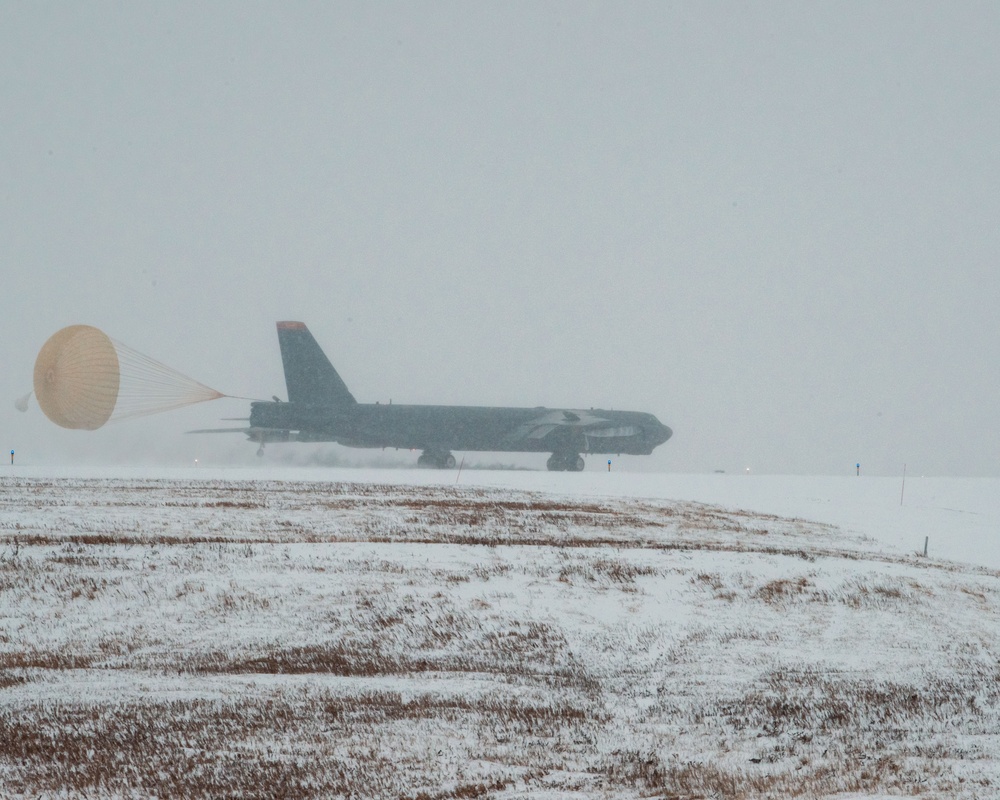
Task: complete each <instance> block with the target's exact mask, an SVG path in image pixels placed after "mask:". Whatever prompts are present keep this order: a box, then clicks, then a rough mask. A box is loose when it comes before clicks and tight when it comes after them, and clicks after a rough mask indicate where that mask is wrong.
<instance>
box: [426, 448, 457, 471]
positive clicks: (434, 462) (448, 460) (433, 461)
mask: <svg viewBox="0 0 1000 800" xmlns="http://www.w3.org/2000/svg"><path fill="white" fill-rule="evenodd" d="M455 464H456V461H455V456H453V455H452V454H451V453H448V452H443V453H442V452H439V451H437V450H425V451H424V452H423V454H422V455H421V456H420V458H418V459H417V466H418V467H433V468H436V469H455Z"/></svg>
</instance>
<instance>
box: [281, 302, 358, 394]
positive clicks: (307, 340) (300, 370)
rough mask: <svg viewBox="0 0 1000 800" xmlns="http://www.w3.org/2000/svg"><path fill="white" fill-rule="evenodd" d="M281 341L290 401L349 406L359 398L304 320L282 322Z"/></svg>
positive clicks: (282, 361) (282, 360)
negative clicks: (349, 387)
mask: <svg viewBox="0 0 1000 800" xmlns="http://www.w3.org/2000/svg"><path fill="white" fill-rule="evenodd" d="M278 345H279V346H280V347H281V363H282V364H283V365H284V367H285V387H286V388H287V389H288V402H289V403H309V404H314V405H334V406H346V405H354V404H355V403H356V402H357V400H355V399H354V395H352V394H351V393H350V391H349V390H348V388H347V384H345V383H344V381H343V380H342V379H341V377H340V375H338V374H337V370H335V369H334V368H333V364H331V363H330V359H328V358H327V357H326V354H325V353H324V352H323V351H322V349H320V346H319V345H318V344H317V343H316V340H315V339H314V338H313V335H312V334H311V333H309V329H308V328H307V327H306V326H305V323H303V322H279V323H278Z"/></svg>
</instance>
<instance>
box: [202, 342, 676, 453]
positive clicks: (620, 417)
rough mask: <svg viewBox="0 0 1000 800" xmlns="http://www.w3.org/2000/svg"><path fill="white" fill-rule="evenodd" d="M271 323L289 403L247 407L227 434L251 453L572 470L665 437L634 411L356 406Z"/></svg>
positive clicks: (307, 350)
mask: <svg viewBox="0 0 1000 800" xmlns="http://www.w3.org/2000/svg"><path fill="white" fill-rule="evenodd" d="M277 325H278V344H279V346H280V348H281V360H282V364H283V366H284V369H285V385H286V388H287V389H288V402H282V401H280V400H278V398H275V399H274V401H255V402H252V403H251V404H250V419H249V423H250V424H249V427H247V428H235V429H232V428H231V429H228V430H235V431H240V432H242V433H245V434H246V435H247V437H248V438H249V439H250V440H251V441H254V442H258V443H259V444H260V448H259V449H258V451H257V455H263V453H264V445H265V444H266V443H269V442H293V441H294V442H337V443H338V444H341V445H345V446H347V447H370V448H375V447H378V448H386V447H393V448H405V449H410V450H421V451H423V453H422V455H421V456H420V457H419V458H418V459H417V464H418V466H423V467H438V468H442V469H447V468H453V467H454V466H455V456H454V455H452V450H459V451H462V450H478V451H494V452H527V453H538V452H542V453H545V452H548V453H551V454H552V455H551V457H550V458H549V460H548V462H547V466H548V468H549V469H550V470H567V471H571V472H579V471H580V470H582V469H583V466H584V462H583V458H582V457H581V455H580V454H581V453H595V454H597V453H600V454H614V453H617V454H621V453H627V454H629V455H649V454H650V453H652V452H653V448H654V447H656V446H657V445H660V444H663V443H664V442H665V441H667V439H669V438H670V436H671V433H672V431H671V430H670V428H668V427H667V426H666V425H663V424H661V423H660V421H659V420H658V419H656V417H654V416H653V415H652V414H646V413H641V412H638V411H602V410H597V409H590V410H581V409H563V408H558V409H552V408H544V407H538V408H491V407H487V406H427V405H399V404H393V403H391V402H390V403H388V404H386V403H374V404H373V403H359V402H358V401H357V400H355V399H354V395H352V394H351V392H350V391H349V390H348V388H347V385H346V384H345V383H344V381H343V380H342V379H341V377H340V375H338V374H337V370H336V369H334V367H333V364H331V363H330V361H329V359H328V358H327V357H326V355H325V354H324V353H323V351H322V349H320V346H319V344H317V342H316V340H315V339H314V338H313V335H312V334H311V333H310V332H309V329H308V328H307V327H306V326H305V325H304V324H303V323H301V322H279V323H277ZM209 432H216V431H192V433H209ZM218 432H222V431H218Z"/></svg>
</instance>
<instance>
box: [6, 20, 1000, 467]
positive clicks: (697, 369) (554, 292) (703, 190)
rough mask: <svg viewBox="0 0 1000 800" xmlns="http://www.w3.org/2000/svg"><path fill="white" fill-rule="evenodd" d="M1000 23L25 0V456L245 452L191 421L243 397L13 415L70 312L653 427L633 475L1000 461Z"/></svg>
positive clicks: (424, 395) (13, 269)
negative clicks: (76, 426) (116, 414)
mask: <svg viewBox="0 0 1000 800" xmlns="http://www.w3.org/2000/svg"><path fill="white" fill-rule="evenodd" d="M998 42H1000V6H998V5H997V4H996V3H992V2H982V3H961V2H958V3H954V2H949V3H933V4H929V3H917V2H909V1H908V2H900V3H893V2H877V3H854V2H841V3H815V4H810V3H802V2H789V3H781V2H764V3H753V2H751V3H747V2H740V3H735V2H728V3H722V2H719V3H702V2H697V3H695V2H691V3H663V2H655V3H617V2H616V3H601V4H586V3H506V2H505V3H492V4H485V3H475V4H472V3H461V2H457V3H408V4H388V3H381V4H367V3H357V4H355V3H322V4H320V3H316V4H304V3H290V2H280V3H274V4H259V3H258V4H250V3H243V2H238V3H236V2H234V3H222V2H215V3H140V2H134V3H131V2H130V3H100V2H88V3H80V4H68V3H50V4H44V5H43V4H39V3H15V2H7V1H6V0H3V1H2V2H0V74H2V81H0V114H2V125H0V169H2V174H0V259H2V262H0V264H2V266H0V275H2V280H0V296H2V298H3V301H4V302H3V317H2V326H0V330H2V337H0V364H2V371H0V389H2V396H3V398H5V399H3V401H2V403H0V447H2V448H4V449H8V450H9V449H10V448H16V449H17V450H18V451H19V452H20V453H21V457H22V458H23V459H24V461H25V462H27V461H31V462H34V463H59V462H60V461H63V460H66V461H70V460H78V459H81V458H84V459H89V460H94V461H107V462H112V463H113V462H115V461H116V460H121V459H123V458H124V459H129V460H133V461H134V460H142V459H149V460H160V459H163V460H167V461H171V460H173V461H177V462H184V461H186V460H188V459H190V458H193V457H196V456H197V454H198V453H199V452H200V453H203V454H204V456H205V457H206V458H211V457H215V458H224V457H226V456H227V454H232V457H233V458H234V459H237V460H238V459H242V458H244V457H248V458H250V459H252V458H253V456H252V452H253V450H254V445H252V444H250V443H245V442H242V441H240V440H239V439H238V438H236V439H235V440H225V441H224V442H223V441H221V440H220V439H213V440H211V441H206V440H205V438H204V437H201V438H196V437H182V436H180V435H179V432H180V431H183V430H185V429H187V428H190V427H205V426H214V425H216V424H218V423H217V419H218V418H219V417H222V416H239V415H241V414H244V413H245V411H246V403H243V402H237V401H219V402H216V403H214V404H208V405H202V406H198V407H195V408H193V409H189V410H186V411H182V412H176V413H174V414H167V415H164V416H161V417H155V418H147V419H141V420H137V421H131V422H123V423H120V424H118V425H114V426H109V427H108V428H107V429H105V430H102V431H98V432H95V433H87V432H77V431H65V430H62V429H59V428H57V427H55V426H54V425H52V423H50V422H49V421H48V420H47V419H45V418H44V417H43V416H42V414H41V413H40V412H39V410H38V408H37V406H35V407H33V408H32V410H31V412H30V413H28V414H20V413H18V412H17V411H15V410H14V408H13V402H14V399H15V398H16V397H18V396H19V395H22V394H24V392H26V391H28V390H29V389H30V387H31V375H32V367H33V364H34V358H35V355H36V354H37V351H38V349H39V347H40V346H41V345H42V343H43V342H44V341H45V340H46V339H47V338H48V336H49V335H50V334H52V333H53V332H55V331H56V330H57V329H59V328H61V327H63V326H64V325H68V324H72V323H78V322H85V323H89V324H93V325H97V326H99V327H101V328H102V329H104V330H105V331H107V332H108V333H109V334H110V335H111V336H113V337H114V338H116V339H119V340H121V341H123V342H125V343H126V344H129V345H131V346H132V347H134V348H136V349H138V350H140V351H142V352H145V353H147V354H149V355H152V356H154V357H157V358H159V359H160V360H162V361H165V362H166V363H168V364H170V365H171V366H174V367H176V368H178V369H180V370H181V371H183V372H185V373H187V374H189V375H192V376H193V377H195V378H198V379H200V380H202V381H204V382H206V383H209V384H211V385H213V386H215V387H216V388H218V389H220V390H222V391H225V392H229V393H233V394H238V395H246V396H252V397H264V398H269V397H270V396H271V395H272V394H278V395H281V396H284V394H285V390H284V381H283V377H282V372H281V362H280V357H279V353H278V348H277V342H276V338H275V332H274V322H275V321H276V320H280V319H298V320H303V321H305V322H306V323H307V324H308V325H309V326H310V328H311V330H312V331H313V333H314V334H315V336H316V338H317V339H318V340H319V341H320V343H321V344H322V345H323V347H324V348H325V350H326V352H327V354H328V355H329V356H330V358H331V360H332V361H333V363H334V364H335V365H336V366H337V368H338V370H339V371H340V373H341V375H342V376H343V378H344V379H345V381H346V382H347V384H348V386H349V387H350V388H351V389H352V391H353V392H354V394H355V396H356V397H357V398H358V399H359V400H361V401H372V402H373V401H375V400H383V401H385V400H387V399H389V398H390V397H391V398H392V399H393V400H394V402H411V403H456V404H489V405H526V406H534V405H543V404H544V405H550V406H579V407H590V406H596V407H612V408H622V409H633V410H642V411H651V412H653V413H654V414H656V415H657V416H658V417H659V418H660V419H661V420H662V421H663V422H664V423H666V424H668V425H670V426H671V427H672V428H673V429H674V431H675V435H674V438H673V439H672V440H671V441H670V442H668V443H667V444H666V445H664V446H662V447H661V448H659V450H658V451H657V452H656V454H655V455H654V456H652V457H650V458H648V459H641V458H635V459H630V460H628V461H627V465H628V468H632V469H656V470H665V471H685V472H686V471H693V472H697V471H710V470H714V469H725V470H727V471H740V470H744V469H745V468H746V467H751V468H752V469H753V470H754V471H756V472H771V473H779V472H782V473H839V472H843V473H851V472H853V469H854V464H855V463H856V462H859V461H860V462H861V463H862V465H863V468H864V469H865V471H866V472H868V473H872V474H894V473H898V472H900V471H901V469H902V465H903V463H904V462H905V463H907V464H908V470H909V471H911V472H916V473H926V474H944V475H947V474H956V475H997V474H1000V469H998V454H1000V435H998V424H997V414H998V405H1000V404H998V399H1000V398H998V385H1000V383H998V377H1000V376H998V371H1000V368H998V356H1000V346H998V345H1000V328H998V324H997V314H996V309H997V306H998V301H1000V270H998V267H997V260H996V255H997V252H998V243H1000V226H998V217H1000V196H998V191H1000V147H998V142H1000V91H998V90H1000V56H998V52H1000V51H998V49H997V43H998ZM508 460H513V461H517V460H518V459H516V458H515V459H508ZM543 460H544V458H543V459H542V461H543ZM521 461H522V462H524V463H530V464H535V462H536V461H537V458H534V459H532V458H528V459H521ZM540 463H541V462H539V465H540Z"/></svg>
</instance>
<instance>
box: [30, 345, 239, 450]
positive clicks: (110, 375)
mask: <svg viewBox="0 0 1000 800" xmlns="http://www.w3.org/2000/svg"><path fill="white" fill-rule="evenodd" d="M219 397H225V395H223V394H222V393H221V392H217V391H216V390H215V389H212V388H210V387H208V386H205V385H204V384H202V383H199V382H198V381H196V380H193V379H191V378H188V377H187V376H186V375H182V374H181V373H179V372H177V371H176V370H174V369H171V368H170V367H168V366H166V365H165V364H161V363H160V362H159V361H155V360H154V359H152V358H150V357H149V356H145V355H143V354H142V353H139V352H137V351H135V350H133V349H132V348H130V347H128V346H126V345H123V344H122V343H121V342H117V341H115V340H114V339H112V338H110V337H109V336H108V335H107V334H105V333H104V332H103V331H101V330H98V329H97V328H94V327H91V326H90V325H71V326H69V327H68V328H63V329H62V330H61V331H57V332H56V333H54V334H53V335H52V336H51V337H50V338H49V340H48V341H47V342H46V343H45V344H44V345H43V346H42V349H41V351H40V352H39V353H38V358H37V359H36V360H35V398H36V399H37V400H38V405H39V407H40V408H41V409H42V411H43V412H45V416H47V417H48V418H49V419H50V420H52V421H53V422H54V423H56V425H60V426H62V427H63V428H77V429H83V430H90V431H92V430H96V429H97V428H100V427H101V426H102V425H104V424H105V423H106V422H108V421H116V420H120V419H128V418H130V417H139V416H143V415H146V414H156V413H159V412H160V411H169V410H170V409H174V408H181V407H183V406H188V405H192V404H194V403H203V402H205V401H206V400H215V399H217V398H219Z"/></svg>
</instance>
